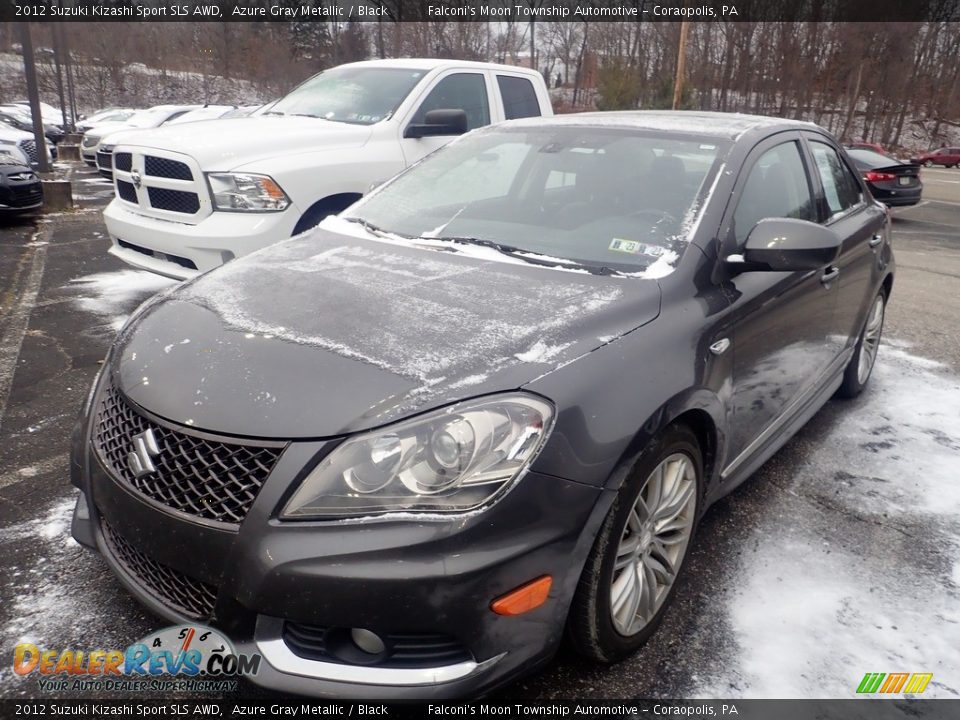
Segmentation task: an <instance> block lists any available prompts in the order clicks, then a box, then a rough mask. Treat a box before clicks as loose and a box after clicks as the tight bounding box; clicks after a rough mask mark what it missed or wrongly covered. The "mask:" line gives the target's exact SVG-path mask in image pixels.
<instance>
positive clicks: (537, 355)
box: [514, 340, 572, 363]
mask: <svg viewBox="0 0 960 720" xmlns="http://www.w3.org/2000/svg"><path fill="white" fill-rule="evenodd" d="M571 344H572V343H564V344H563V345H548V344H547V343H545V342H543V341H542V340H537V342H535V343H534V344H533V347H531V348H530V349H529V350H527V351H526V352H522V353H516V354H515V355H514V357H515V358H517V359H518V360H521V361H523V362H527V363H542V362H549V361H550V360H552V359H553V358H555V357H556V356H557V355H559V354H560V353H562V352H563V351H564V350H566V349H567V348H568V347H570V345H571Z"/></svg>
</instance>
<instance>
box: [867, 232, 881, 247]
mask: <svg viewBox="0 0 960 720" xmlns="http://www.w3.org/2000/svg"><path fill="white" fill-rule="evenodd" d="M882 242H883V235H881V234H880V233H877V234H876V235H874V236H873V237H872V238H870V241H869V244H870V247H876V246H877V245H879V244H880V243H882Z"/></svg>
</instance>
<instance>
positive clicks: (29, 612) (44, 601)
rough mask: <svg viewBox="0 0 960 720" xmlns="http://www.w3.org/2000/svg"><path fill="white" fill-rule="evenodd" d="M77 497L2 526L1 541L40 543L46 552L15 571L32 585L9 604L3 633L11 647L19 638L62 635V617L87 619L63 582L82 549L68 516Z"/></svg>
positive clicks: (46, 638)
mask: <svg viewBox="0 0 960 720" xmlns="http://www.w3.org/2000/svg"><path fill="white" fill-rule="evenodd" d="M75 502H76V498H75V497H69V498H67V499H65V500H60V501H57V502H55V503H53V504H52V505H50V506H49V507H48V508H47V510H46V512H44V513H43V514H41V515H40V516H39V517H37V518H36V519H34V520H29V521H27V522H23V523H19V524H17V525H12V526H8V527H6V528H3V529H2V530H0V546H5V545H9V547H10V548H15V547H17V546H21V547H26V546H32V545H40V546H41V547H43V555H42V556H41V557H40V558H38V560H37V561H36V563H35V564H33V565H32V566H31V567H27V566H21V567H18V568H16V569H15V570H14V571H13V572H12V573H11V578H10V579H11V580H12V581H13V582H16V583H17V584H18V585H19V586H21V587H24V588H30V591H28V592H22V593H19V594H18V595H17V596H16V600H15V602H14V605H13V607H12V608H11V607H8V608H6V612H5V615H6V620H4V622H3V628H2V630H0V632H2V633H3V637H4V638H7V640H8V642H9V644H10V646H11V647H12V646H13V645H15V644H17V643H20V642H32V643H35V644H37V643H43V642H44V641H55V640H62V632H63V627H64V619H67V618H69V619H68V620H67V622H68V623H70V624H74V623H76V624H79V623H82V622H83V620H84V618H83V617H82V616H80V615H78V614H77V613H76V612H75V611H74V610H75V606H76V603H75V601H74V597H73V595H74V593H73V592H72V591H71V588H70V586H69V585H65V584H63V583H61V582H60V581H59V577H60V573H62V572H65V571H67V570H68V568H69V566H70V564H71V562H72V559H73V558H75V557H76V556H77V555H79V554H81V553H82V552H83V550H82V548H81V547H80V546H79V545H78V544H77V542H76V541H75V540H74V539H73V538H72V537H71V536H70V532H69V530H70V519H71V513H72V512H73V506H74V504H75Z"/></svg>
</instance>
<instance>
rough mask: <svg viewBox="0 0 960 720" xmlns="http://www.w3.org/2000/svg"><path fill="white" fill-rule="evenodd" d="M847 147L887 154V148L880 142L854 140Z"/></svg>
mask: <svg viewBox="0 0 960 720" xmlns="http://www.w3.org/2000/svg"><path fill="white" fill-rule="evenodd" d="M846 147H847V148H853V149H855V150H873V151H874V152H878V153H880V154H881V155H886V154H887V149H886V148H885V147H883V145H881V144H880V143H868V142H853V143H849V144H848V145H847V146H846Z"/></svg>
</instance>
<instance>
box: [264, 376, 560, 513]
mask: <svg viewBox="0 0 960 720" xmlns="http://www.w3.org/2000/svg"><path fill="white" fill-rule="evenodd" d="M552 420H553V407H552V406H551V405H550V404H549V403H548V402H546V401H545V400H542V399H540V398H538V397H536V396H533V395H527V394H523V393H510V394H506V395H496V396H490V397H486V398H479V399H476V400H470V401H466V402H461V403H457V404H456V405H451V406H449V407H446V408H443V409H441V410H437V411H434V412H431V413H427V414H426V415H423V416H421V417H418V418H415V419H413V420H407V421H404V422H400V423H397V424H395V425H391V426H387V427H385V428H382V429H380V430H374V431H372V432H368V433H364V434H363V435H358V436H356V437H353V438H350V439H349V440H347V441H346V442H344V443H343V444H342V445H340V446H339V447H337V448H336V449H335V450H333V452H331V453H330V454H329V455H328V456H327V457H326V458H324V459H323V460H322V461H321V462H320V463H319V464H318V465H317V466H316V467H315V468H314V469H313V471H312V472H311V473H310V474H309V475H308V476H307V478H306V479H305V480H304V481H303V483H302V484H301V486H300V487H299V489H298V490H297V491H296V493H294V495H293V497H292V498H290V501H289V502H288V503H287V505H286V507H285V508H284V510H283V517H284V518H287V519H301V518H303V519H306V518H335V517H336V518H343V517H351V516H357V515H381V514H385V513H392V512H404V513H456V512H464V511H467V510H472V509H475V508H478V507H480V506H482V505H486V504H488V503H489V502H491V501H492V500H493V499H494V498H496V497H499V496H500V495H502V494H504V493H506V492H507V491H508V490H509V489H510V488H511V487H512V486H513V484H514V482H515V481H516V480H517V479H518V478H519V477H520V476H521V475H522V474H523V471H524V470H526V469H527V467H528V466H529V464H530V462H531V461H532V460H533V458H534V457H536V454H537V452H538V451H539V450H540V448H541V447H542V445H543V442H544V440H545V438H546V437H547V434H548V432H549V430H550V426H551V422H552Z"/></svg>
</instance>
